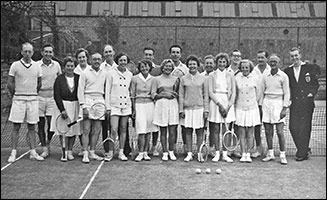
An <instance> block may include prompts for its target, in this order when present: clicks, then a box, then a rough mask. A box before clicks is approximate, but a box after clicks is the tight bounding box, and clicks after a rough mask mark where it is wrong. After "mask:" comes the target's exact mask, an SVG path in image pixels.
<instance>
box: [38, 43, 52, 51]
mask: <svg viewBox="0 0 327 200" xmlns="http://www.w3.org/2000/svg"><path fill="white" fill-rule="evenodd" d="M46 47H52V50H54V46H53V44H51V43H45V44H44V45H43V46H42V49H41V51H43V50H44V49H45V48H46Z"/></svg>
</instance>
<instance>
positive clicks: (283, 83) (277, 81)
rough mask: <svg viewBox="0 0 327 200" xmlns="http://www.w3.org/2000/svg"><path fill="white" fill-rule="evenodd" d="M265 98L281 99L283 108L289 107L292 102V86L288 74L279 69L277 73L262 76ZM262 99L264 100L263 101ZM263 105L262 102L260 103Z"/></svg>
mask: <svg viewBox="0 0 327 200" xmlns="http://www.w3.org/2000/svg"><path fill="white" fill-rule="evenodd" d="M261 85H262V89H261V91H262V92H263V98H269V99H280V100H282V101H283V106H285V107H288V106H289V101H290V86H289V79H288V76H287V74H285V72H283V71H282V70H280V69H278V71H277V73H276V74H274V75H272V74H271V73H268V74H264V75H263V76H262V84H261ZM263 98H262V99H263ZM259 104H260V105H262V101H261V102H260V103H259Z"/></svg>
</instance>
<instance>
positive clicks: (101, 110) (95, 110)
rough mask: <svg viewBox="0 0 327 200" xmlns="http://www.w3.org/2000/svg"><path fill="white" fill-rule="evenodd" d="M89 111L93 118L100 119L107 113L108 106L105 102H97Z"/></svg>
mask: <svg viewBox="0 0 327 200" xmlns="http://www.w3.org/2000/svg"><path fill="white" fill-rule="evenodd" d="M89 112H90V115H91V116H92V117H93V118H95V119H99V118H101V117H102V116H104V114H105V113H106V106H105V105H104V104H103V103H96V104H94V105H93V106H92V107H91V109H90V111H89Z"/></svg>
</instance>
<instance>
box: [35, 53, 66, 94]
mask: <svg viewBox="0 0 327 200" xmlns="http://www.w3.org/2000/svg"><path fill="white" fill-rule="evenodd" d="M36 63H37V64H38V65H39V66H40V67H41V69H42V86H41V89H40V91H39V96H41V97H45V98H47V97H53V85H54V82H55V80H56V77H57V76H58V75H60V74H61V67H60V64H59V63H58V62H57V61H54V60H51V63H50V64H49V65H46V64H44V62H43V60H42V59H41V60H39V61H37V62H36Z"/></svg>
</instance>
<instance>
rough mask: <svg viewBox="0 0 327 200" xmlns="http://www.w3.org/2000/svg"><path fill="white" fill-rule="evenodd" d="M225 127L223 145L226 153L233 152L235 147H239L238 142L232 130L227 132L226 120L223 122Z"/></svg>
mask: <svg viewBox="0 0 327 200" xmlns="http://www.w3.org/2000/svg"><path fill="white" fill-rule="evenodd" d="M224 124H225V127H226V132H225V133H224V135H223V137H222V140H223V145H224V147H225V148H226V149H227V150H228V151H234V150H235V149H236V148H237V146H238V145H239V143H240V141H239V139H238V137H237V135H236V134H235V133H234V131H233V130H229V128H228V126H227V123H226V120H225V122H224Z"/></svg>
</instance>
